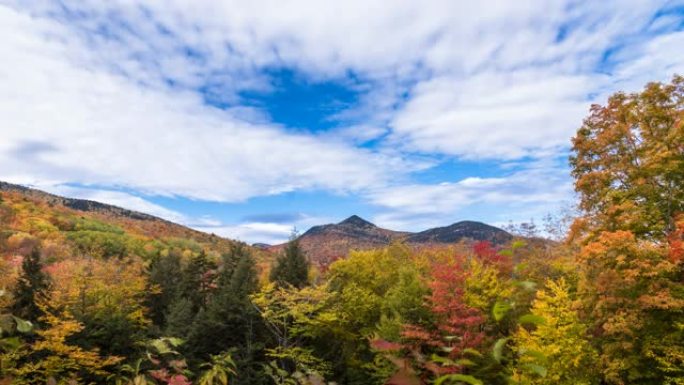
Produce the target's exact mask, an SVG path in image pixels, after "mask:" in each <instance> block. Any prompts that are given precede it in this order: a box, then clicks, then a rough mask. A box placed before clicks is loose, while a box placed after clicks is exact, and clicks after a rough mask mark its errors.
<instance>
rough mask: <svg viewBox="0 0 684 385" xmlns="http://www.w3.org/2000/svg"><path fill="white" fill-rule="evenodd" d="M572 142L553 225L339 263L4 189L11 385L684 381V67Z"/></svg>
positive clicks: (3, 346) (0, 194)
mask: <svg viewBox="0 0 684 385" xmlns="http://www.w3.org/2000/svg"><path fill="white" fill-rule="evenodd" d="M568 140H569V141H570V140H571V141H572V150H571V156H570V159H569V160H568V161H569V164H570V167H571V170H572V178H573V179H574V187H575V191H576V192H577V199H578V201H577V202H576V203H577V209H576V210H573V211H572V212H571V213H570V214H568V215H566V216H564V217H557V218H550V219H549V222H550V224H552V225H553V224H555V225H556V226H551V227H549V229H548V230H547V231H541V232H537V233H534V232H532V233H525V232H524V231H519V232H515V231H512V232H513V237H512V238H511V239H507V240H506V241H505V242H490V241H477V240H472V239H470V240H469V239H464V240H462V241H461V242H458V243H454V244H450V245H443V244H442V245H437V244H435V245H422V246H416V245H414V244H408V243H404V242H402V241H401V240H398V241H393V242H391V243H389V244H387V245H386V246H384V247H378V248H374V249H364V250H352V251H351V252H349V255H343V256H336V258H330V259H329V260H325V261H322V260H320V259H316V260H314V259H312V258H310V256H309V255H308V254H307V252H306V251H305V250H304V249H303V248H302V246H301V245H300V243H299V240H298V238H296V237H293V238H292V239H291V240H290V242H288V243H287V244H286V245H285V246H284V247H282V248H280V249H278V250H275V251H270V250H265V249H262V248H258V247H254V246H250V245H247V244H244V243H241V242H237V241H232V240H229V239H226V238H222V237H219V236H216V235H213V234H206V233H202V232H199V231H194V230H190V229H187V228H184V227H182V226H179V225H175V224H173V223H170V222H167V221H163V220H159V219H157V218H154V217H148V216H141V217H136V216H131V215H128V214H126V215H124V214H122V213H120V212H116V211H111V210H110V209H106V208H102V209H97V208H96V209H83V208H82V207H76V206H75V205H72V204H68V202H67V201H65V200H61V199H60V198H58V197H55V196H51V195H47V194H45V195H43V194H40V193H37V192H35V191H33V190H28V189H20V188H16V189H9V188H8V189H2V190H0V256H1V257H2V258H0V384H54V385H57V384H117V385H124V384H126V385H128V384H131V385H143V384H146V385H153V384H169V385H172V384H173V385H181V384H199V385H211V384H216V385H217V384H222V385H227V384H231V385H232V384H236V385H248V384H249V385H260V384H263V385H267V384H268V385H272V384H273V385H281V384H291V385H305V384H311V385H317V384H320V385H323V384H350V385H351V384H354V385H363V384H368V385H372V384H378V385H381V384H387V385H390V384H394V385H419V384H435V385H440V384H441V385H444V384H470V385H484V384H487V385H496V384H502V385H503V384H521V385H532V384H535V385H544V384H548V385H562V384H567V385H575V384H585V385H593V384H596V385H598V384H614V385H620V384H654V385H655V384H670V385H675V384H680V385H682V384H684V78H682V77H680V76H675V77H674V78H673V79H672V81H671V82H668V83H650V84H648V85H646V86H645V87H644V88H643V89H642V91H640V92H638V93H621V92H618V93H615V94H613V95H612V96H611V97H610V98H609V99H608V100H607V101H605V103H604V104H602V105H594V106H592V107H591V110H590V111H588V113H587V116H586V117H585V119H584V121H583V123H582V124H581V126H580V127H578V128H577V131H576V134H575V136H574V137H573V138H568ZM552 229H553V230H552Z"/></svg>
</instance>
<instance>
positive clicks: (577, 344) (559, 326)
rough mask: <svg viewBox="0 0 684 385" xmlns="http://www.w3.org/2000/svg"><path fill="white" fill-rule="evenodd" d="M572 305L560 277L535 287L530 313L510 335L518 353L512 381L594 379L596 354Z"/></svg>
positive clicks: (579, 381) (542, 382)
mask: <svg viewBox="0 0 684 385" xmlns="http://www.w3.org/2000/svg"><path fill="white" fill-rule="evenodd" d="M575 305H576V304H575V301H574V300H573V298H572V297H571V293H570V292H569V286H568V284H567V283H566V282H565V280H564V279H560V280H559V281H558V282H555V281H552V280H549V281H547V283H546V288H545V289H544V290H540V291H537V295H536V299H535V301H534V302H533V305H532V310H531V314H529V315H528V317H527V318H524V317H521V319H520V321H521V325H519V326H518V328H517V331H516V332H515V334H514V335H513V342H514V345H515V349H516V351H517V354H518V357H519V358H518V360H517V363H516V368H515V369H514V375H513V378H514V380H515V382H516V383H519V384H539V385H545V384H560V385H562V384H567V385H574V384H577V385H581V384H592V383H596V381H597V379H598V376H597V370H596V365H595V363H596V362H597V360H598V356H597V354H596V352H595V351H594V349H593V347H592V346H591V345H590V344H589V341H588V340H587V339H586V338H587V337H588V335H587V327H586V325H584V324H583V322H582V320H580V318H579V315H578V314H577V309H576V306H575ZM530 328H531V330H530Z"/></svg>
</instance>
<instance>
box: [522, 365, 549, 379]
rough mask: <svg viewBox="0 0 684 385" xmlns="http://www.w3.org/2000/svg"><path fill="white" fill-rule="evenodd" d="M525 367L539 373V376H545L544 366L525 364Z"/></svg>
mask: <svg viewBox="0 0 684 385" xmlns="http://www.w3.org/2000/svg"><path fill="white" fill-rule="evenodd" d="M525 367H526V368H528V369H530V370H531V371H532V372H533V373H536V374H538V375H540V376H541V377H546V373H547V370H546V368H545V367H543V366H541V365H537V364H527V365H525Z"/></svg>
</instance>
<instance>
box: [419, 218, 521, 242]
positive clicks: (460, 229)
mask: <svg viewBox="0 0 684 385" xmlns="http://www.w3.org/2000/svg"><path fill="white" fill-rule="evenodd" d="M466 238H467V239H474V240H477V241H489V242H491V243H493V244H501V243H506V242H508V241H510V240H511V239H512V238H513V236H512V235H511V234H509V233H507V232H506V231H504V230H501V229H500V228H498V227H494V226H490V225H487V224H484V223H481V222H474V221H461V222H457V223H454V224H453V225H450V226H445V227H435V228H434V229H428V230H425V231H421V232H419V233H414V234H411V235H409V236H408V237H406V238H405V241H406V242H407V243H411V244H425V243H457V242H459V241H461V240H462V239H466Z"/></svg>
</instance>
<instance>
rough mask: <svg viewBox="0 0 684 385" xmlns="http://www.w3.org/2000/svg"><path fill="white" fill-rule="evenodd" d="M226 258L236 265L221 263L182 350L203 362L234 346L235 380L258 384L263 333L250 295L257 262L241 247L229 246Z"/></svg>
mask: <svg viewBox="0 0 684 385" xmlns="http://www.w3.org/2000/svg"><path fill="white" fill-rule="evenodd" d="M226 261H229V262H230V261H233V262H234V261H237V264H236V265H229V266H224V268H223V270H222V272H221V275H220V276H219V280H218V287H217V289H216V291H215V293H214V294H213V295H212V296H211V297H210V301H209V302H208V304H207V307H206V309H205V310H204V311H200V312H199V313H198V314H197V317H196V319H195V322H194V323H193V325H192V328H191V330H190V331H189V333H188V336H187V342H186V343H185V350H186V352H187V356H188V357H190V358H191V359H194V360H196V361H197V362H202V361H206V360H207V359H208V358H209V357H210V356H211V355H216V354H219V353H222V352H225V351H226V350H229V349H235V353H234V354H233V359H234V360H235V362H236V364H237V366H238V372H239V373H240V376H239V378H237V379H236V380H237V383H242V384H254V383H260V382H259V381H258V379H259V377H260V376H259V375H258V373H257V369H259V368H260V366H259V364H258V360H262V359H263V357H262V353H261V351H262V350H263V347H264V343H263V341H264V335H265V333H264V327H263V324H261V322H260V320H259V315H258V313H257V311H256V309H255V308H254V306H252V304H251V302H250V298H249V296H250V295H251V294H253V293H255V292H256V291H257V290H258V274H257V269H256V264H255V262H254V259H253V258H252V257H251V255H250V254H249V252H248V250H247V249H246V248H245V247H244V246H236V247H235V248H232V249H231V251H230V253H228V254H227V255H225V256H224V263H225V262H226ZM233 266H234V267H233Z"/></svg>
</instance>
